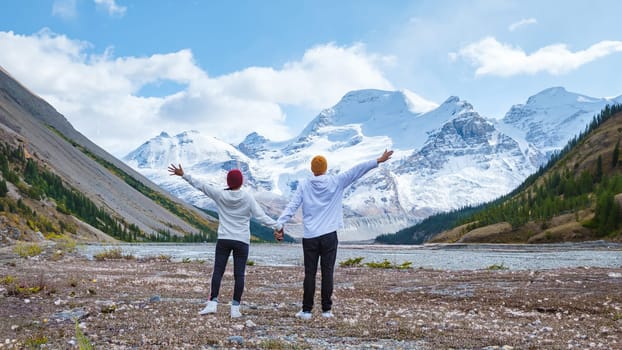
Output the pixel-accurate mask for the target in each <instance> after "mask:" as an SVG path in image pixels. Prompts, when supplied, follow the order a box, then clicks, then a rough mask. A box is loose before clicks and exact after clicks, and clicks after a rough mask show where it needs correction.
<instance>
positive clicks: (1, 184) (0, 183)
mask: <svg viewBox="0 0 622 350" xmlns="http://www.w3.org/2000/svg"><path fill="white" fill-rule="evenodd" d="M7 193H9V189H8V188H7V186H6V181H5V180H4V179H2V180H0V197H4V196H6V194H7Z"/></svg>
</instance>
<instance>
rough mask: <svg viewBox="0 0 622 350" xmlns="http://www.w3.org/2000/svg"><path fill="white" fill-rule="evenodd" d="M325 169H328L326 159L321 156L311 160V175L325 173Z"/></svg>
mask: <svg viewBox="0 0 622 350" xmlns="http://www.w3.org/2000/svg"><path fill="white" fill-rule="evenodd" d="M326 169H328V163H327V162H326V158H324V157H322V156H315V157H313V159H311V171H312V172H313V175H315V176H318V175H322V174H324V173H326Z"/></svg>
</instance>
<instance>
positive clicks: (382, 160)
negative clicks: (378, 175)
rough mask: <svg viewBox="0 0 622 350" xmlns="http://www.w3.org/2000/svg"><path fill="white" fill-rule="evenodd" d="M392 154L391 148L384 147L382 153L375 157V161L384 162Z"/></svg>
mask: <svg viewBox="0 0 622 350" xmlns="http://www.w3.org/2000/svg"><path fill="white" fill-rule="evenodd" d="M392 155H393V150H390V151H387V150H386V149H385V150H384V153H383V154H382V155H381V156H380V157H378V159H376V161H377V162H378V164H380V163H384V162H386V161H387V160H389V159H391V156H392Z"/></svg>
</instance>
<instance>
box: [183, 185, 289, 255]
mask: <svg viewBox="0 0 622 350" xmlns="http://www.w3.org/2000/svg"><path fill="white" fill-rule="evenodd" d="M182 178H183V179H184V180H186V181H188V183H189V184H191V185H192V186H193V187H194V188H196V189H198V190H199V191H201V192H203V193H205V195H206V196H208V197H210V198H211V199H213V200H214V202H216V206H217V207H218V220H219V223H218V239H233V240H236V241H241V242H244V243H246V244H249V243H250V228H249V227H250V226H249V225H250V219H251V217H254V218H255V219H257V221H259V223H261V224H262V225H264V226H268V227H270V228H272V229H280V228H281V227H282V225H279V224H277V222H276V221H274V220H273V219H272V218H271V217H269V216H268V215H266V213H265V212H264V211H263V209H261V207H260V206H259V204H258V203H257V201H256V200H255V197H253V196H252V195H251V194H250V193H248V192H246V191H242V190H241V189H238V190H225V189H219V188H216V187H214V186H212V185H209V184H206V183H203V182H201V181H199V180H197V179H193V178H192V176H190V175H188V174H184V176H183V177H182Z"/></svg>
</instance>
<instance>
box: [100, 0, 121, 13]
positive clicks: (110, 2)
mask: <svg viewBox="0 0 622 350" xmlns="http://www.w3.org/2000/svg"><path fill="white" fill-rule="evenodd" d="M94 1H95V4H96V5H97V6H98V7H101V8H103V9H104V10H105V11H107V12H108V14H109V15H111V16H123V15H125V12H126V11H127V7H125V6H119V5H117V3H116V0H94Z"/></svg>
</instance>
